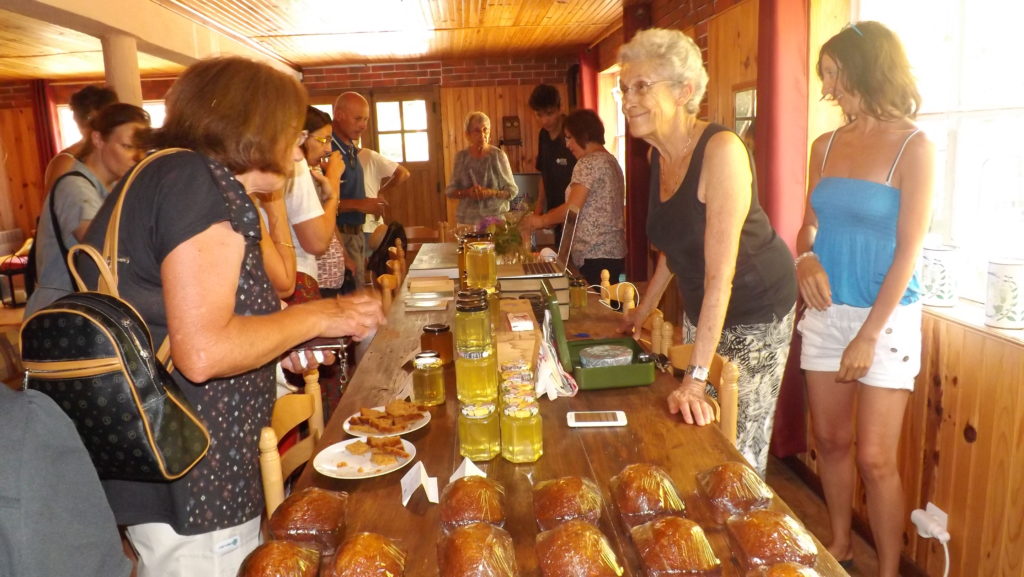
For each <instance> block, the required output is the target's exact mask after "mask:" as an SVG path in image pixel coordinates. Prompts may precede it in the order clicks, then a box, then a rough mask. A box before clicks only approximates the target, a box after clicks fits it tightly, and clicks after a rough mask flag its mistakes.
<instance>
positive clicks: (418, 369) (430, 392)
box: [412, 351, 445, 407]
mask: <svg viewBox="0 0 1024 577" xmlns="http://www.w3.org/2000/svg"><path fill="white" fill-rule="evenodd" d="M444 399H445V396H444V369H443V368H442V367H441V358H440V357H438V355H437V353H436V352H435V351H423V352H422V353H419V354H417V355H416V359H415V360H413V371H412V402H414V403H416V404H419V405H425V406H427V407H434V406H437V405H440V404H443V403H444Z"/></svg>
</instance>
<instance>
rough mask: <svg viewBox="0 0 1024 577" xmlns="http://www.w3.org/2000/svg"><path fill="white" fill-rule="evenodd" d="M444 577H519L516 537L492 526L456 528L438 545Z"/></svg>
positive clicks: (477, 524)
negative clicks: (514, 544)
mask: <svg viewBox="0 0 1024 577" xmlns="http://www.w3.org/2000/svg"><path fill="white" fill-rule="evenodd" d="M437 564H438V568H439V569H440V572H441V575H440V577H515V575H517V574H518V570H517V569H516V556H515V547H514V546H513V545H512V536H511V535H509V534H508V531H506V530H504V529H502V528H501V527H495V526H494V525H491V524H490V523H472V524H470V525H464V526H462V527H456V528H455V529H452V531H451V532H450V533H448V534H446V535H444V536H443V537H441V540H440V541H439V542H438V544H437Z"/></svg>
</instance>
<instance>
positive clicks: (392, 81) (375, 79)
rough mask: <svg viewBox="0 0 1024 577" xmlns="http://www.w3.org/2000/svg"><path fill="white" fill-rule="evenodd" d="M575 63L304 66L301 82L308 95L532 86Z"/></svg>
mask: <svg viewBox="0 0 1024 577" xmlns="http://www.w3.org/2000/svg"><path fill="white" fill-rule="evenodd" d="M577 62H578V59H577V58H576V57H574V56H561V57H557V56H556V57H548V58H481V59H475V60H445V61H432V62H401V63H396V64H358V65H344V66H322V67H307V68H305V69H304V70H303V78H302V83H303V84H304V85H305V86H306V89H307V90H309V94H310V96H322V95H327V94H329V95H336V94H338V93H339V92H341V91H344V90H365V89H368V88H383V87H387V88H393V87H404V86H444V87H466V86H503V85H530V86H533V85H535V84H540V83H541V82H547V83H564V82H565V77H566V71H567V70H568V69H569V67H570V66H572V65H573V64H576V63H577Z"/></svg>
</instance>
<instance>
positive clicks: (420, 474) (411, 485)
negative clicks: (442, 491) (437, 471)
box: [402, 461, 438, 507]
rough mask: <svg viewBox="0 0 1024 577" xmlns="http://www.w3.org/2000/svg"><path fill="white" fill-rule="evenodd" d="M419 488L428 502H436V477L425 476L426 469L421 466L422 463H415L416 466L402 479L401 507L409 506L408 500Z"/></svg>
mask: <svg viewBox="0 0 1024 577" xmlns="http://www.w3.org/2000/svg"><path fill="white" fill-rule="evenodd" d="M420 487H423V492H424V493H425V494H426V496H427V500H428V501H430V502H431V503H437V502H438V498H437V477H431V476H429V475H427V468H426V467H424V466H423V461H416V464H415V465H413V466H412V468H411V469H409V471H408V472H407V473H406V474H405V475H404V476H403V477H402V506H404V507H408V506H409V500H410V499H412V496H413V495H415V494H416V490H417V489H419V488H420Z"/></svg>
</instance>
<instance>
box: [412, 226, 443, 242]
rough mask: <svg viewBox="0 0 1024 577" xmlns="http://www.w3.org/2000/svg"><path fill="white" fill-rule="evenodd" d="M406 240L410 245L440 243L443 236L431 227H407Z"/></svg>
mask: <svg viewBox="0 0 1024 577" xmlns="http://www.w3.org/2000/svg"><path fill="white" fill-rule="evenodd" d="M405 238H406V239H407V240H408V241H409V243H410V244H412V243H414V242H421V243H422V242H438V241H440V240H441V234H440V233H439V232H438V231H437V230H435V229H433V228H430V227H429V226H407V227H405Z"/></svg>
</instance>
